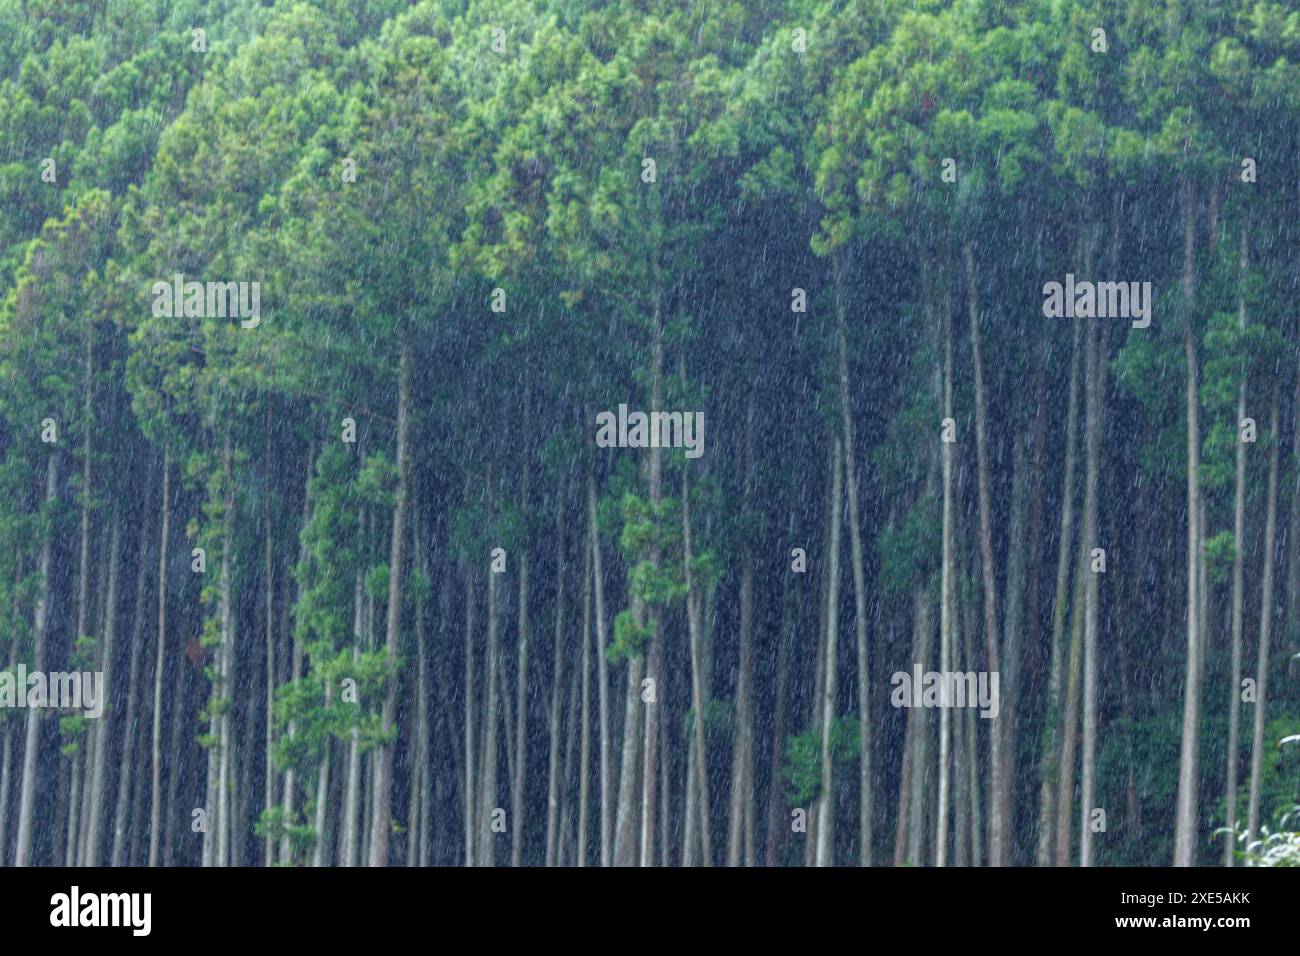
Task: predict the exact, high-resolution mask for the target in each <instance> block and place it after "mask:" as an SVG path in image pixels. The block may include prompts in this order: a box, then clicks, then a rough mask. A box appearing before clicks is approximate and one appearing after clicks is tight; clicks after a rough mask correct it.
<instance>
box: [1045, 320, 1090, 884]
mask: <svg viewBox="0 0 1300 956" xmlns="http://www.w3.org/2000/svg"><path fill="white" fill-rule="evenodd" d="M1081 338H1082V333H1081V331H1080V326H1079V324H1078V323H1077V322H1076V323H1075V326H1074V345H1073V348H1072V352H1071V355H1072V358H1071V361H1070V395H1069V399H1068V406H1067V411H1066V423H1065V465H1064V475H1063V476H1062V479H1061V481H1062V490H1061V524H1060V532H1059V534H1058V536H1057V551H1056V601H1055V605H1054V606H1053V610H1052V647H1051V663H1050V665H1049V667H1050V671H1049V676H1048V682H1047V709H1046V710H1045V711H1044V716H1043V740H1042V766H1043V770H1042V779H1041V781H1040V788H1039V797H1038V847H1037V849H1036V851H1035V854H1034V860H1035V862H1036V863H1037V864H1038V865H1039V866H1048V865H1049V864H1050V863H1051V861H1052V856H1053V854H1052V836H1053V834H1054V833H1055V831H1056V822H1055V804H1054V802H1053V795H1054V793H1053V792H1054V790H1055V789H1056V784H1057V781H1058V780H1059V779H1060V772H1061V766H1060V752H1061V737H1062V735H1063V734H1064V733H1065V728H1064V727H1063V726H1062V724H1061V721H1062V714H1061V677H1062V671H1063V655H1062V652H1063V650H1064V638H1065V623H1066V616H1067V615H1068V614H1069V608H1070V568H1071V562H1072V560H1073V557H1074V544H1073V534H1074V473H1075V467H1076V462H1075V460H1076V458H1077V455H1078V452H1077V445H1078V440H1077V438H1076V435H1077V434H1078V419H1079V366H1080V358H1081V355H1082V349H1081V348H1080V347H1079V345H1080V340H1081Z"/></svg>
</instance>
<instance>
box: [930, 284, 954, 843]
mask: <svg viewBox="0 0 1300 956" xmlns="http://www.w3.org/2000/svg"><path fill="white" fill-rule="evenodd" d="M952 371H953V370H952V304H951V302H950V301H948V299H947V296H945V301H944V304H943V416H944V421H945V422H948V423H951V424H952V427H953V428H956V424H955V420H954V419H953V417H952ZM952 446H953V442H950V441H946V440H944V441H942V448H941V452H942V454H943V567H942V571H941V580H940V599H939V669H940V671H942V672H943V673H944V674H947V673H949V672H950V671H951V670H952V651H953V647H952V631H953V623H954V621H953V617H954V607H953V604H954V589H955V586H956V582H955V581H954V580H953V578H954V573H953V520H954V518H955V515H954V514H953V486H952V482H953V473H952V471H953V461H952V452H953V448H952ZM951 724H952V715H951V710H950V708H948V707H941V708H939V782H938V794H937V798H936V803H935V818H936V819H935V837H934V865H935V866H946V865H947V863H948V799H949V798H948V791H949V787H950V779H949V775H950V772H951V753H950V750H951V741H950V736H951Z"/></svg>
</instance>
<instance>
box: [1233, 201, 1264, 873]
mask: <svg viewBox="0 0 1300 956" xmlns="http://www.w3.org/2000/svg"><path fill="white" fill-rule="evenodd" d="M1248 236H1249V234H1248V232H1247V229H1246V225H1245V223H1243V224H1242V227H1241V291H1240V292H1239V293H1238V296H1237V326H1238V328H1239V329H1240V330H1241V331H1242V332H1243V333H1244V332H1245V331H1246V292H1245V283H1246V278H1247V273H1248V271H1249V268H1250V246H1249V238H1248ZM1246 385H1247V373H1246V372H1245V371H1243V372H1242V375H1241V384H1240V386H1238V388H1237V421H1236V423H1235V425H1236V427H1237V428H1241V423H1242V421H1243V420H1244V419H1245V417H1246ZM1276 439H1277V436H1276V435H1275V436H1274V440H1275V441H1276ZM1232 540H1233V543H1234V545H1235V547H1234V548H1233V557H1232V673H1231V675H1230V682H1229V686H1228V759H1227V761H1226V763H1227V780H1226V782H1225V785H1224V791H1225V794H1226V795H1225V797H1224V803H1225V805H1226V807H1227V816H1228V821H1227V824H1228V832H1227V833H1226V834H1224V838H1223V865H1224V866H1232V864H1233V861H1234V855H1233V850H1234V849H1235V844H1236V835H1237V761H1238V759H1239V758H1240V753H1241V736H1240V735H1241V633H1242V607H1243V603H1244V594H1245V551H1246V443H1245V442H1243V441H1242V440H1241V436H1240V435H1238V437H1237V473H1236V483H1235V487H1234V489H1233V506H1232Z"/></svg>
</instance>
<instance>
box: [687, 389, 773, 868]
mask: <svg viewBox="0 0 1300 956" xmlns="http://www.w3.org/2000/svg"><path fill="white" fill-rule="evenodd" d="M682 378H683V379H685V375H683V376H682ZM754 411H755V408H754V396H753V393H752V391H751V393H750V398H749V405H748V411H747V414H746V416H745V453H744V454H745V457H744V463H745V464H744V468H745V477H744V491H743V497H742V502H743V503H742V505H741V508H742V509H743V513H744V514H745V516H746V519H747V520H748V519H749V517H750V515H751V509H752V507H753V502H752V498H753V492H754ZM682 488H683V494H686V491H687V489H686V476H685V472H683V477H682ZM686 507H687V505H686V503H685V502H683V516H682V521H683V529H682V530H683V534H685V533H686V532H687V527H686V524H685V522H687V521H688V520H689V516H688V515H687V513H686V511H685V509H686ZM690 560H691V557H690V551H689V549H688V550H687V551H686V561H687V565H686V580H687V601H688V602H690V600H691V591H692V588H691V585H690V581H691V570H690V564H689V562H690ZM690 613H691V612H690V609H689V604H688V610H687V620H688V627H689V620H690ZM694 640H695V637H692V641H694ZM753 641H754V554H753V550H752V549H751V547H750V544H749V541H748V540H746V541H745V544H744V547H743V553H742V555H741V565H740V661H739V668H738V670H739V673H738V675H737V682H736V731H735V736H734V741H735V743H734V744H733V746H732V761H731V812H730V816H729V817H728V820H727V866H740V864H741V852H742V845H741V839H742V834H743V828H744V824H745V819H746V816H747V815H748V816H752V815H753V812H754V807H753V797H754V786H753V778H752V772H751V771H752V765H753V754H752V751H753V745H754V718H753V704H752V701H751V699H750V698H751V694H752V685H753V681H754V648H753ZM692 646H694V645H692ZM693 697H694V677H692V698H693ZM701 700H702V695H701ZM695 706H700V704H696V705H695ZM695 720H696V722H697V723H702V721H703V717H702V715H701V714H700V712H699V711H698V710H697V711H696V715H695ZM695 737H696V741H695V743H696V746H697V747H698V748H699V751H700V753H704V752H705V750H704V748H703V747H702V746H701V742H702V741H703V739H704V735H703V733H702V731H701V730H700V729H699V728H698V727H697V728H696V733H695ZM706 776H707V775H706ZM707 802H708V799H707V797H705V799H704V803H705V804H707ZM701 809H702V810H703V812H704V818H705V819H707V817H708V807H707V806H703V807H702V808H701ZM704 829H705V830H707V829H708V825H707V823H706V824H705V826H704Z"/></svg>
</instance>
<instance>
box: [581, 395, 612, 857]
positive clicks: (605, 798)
mask: <svg viewBox="0 0 1300 956" xmlns="http://www.w3.org/2000/svg"><path fill="white" fill-rule="evenodd" d="M587 418H588V420H590V418H591V416H590V415H588V416H587ZM587 527H588V535H589V537H590V541H589V545H588V546H589V548H590V549H591V577H592V584H593V585H594V589H595V597H596V689H597V694H598V696H599V713H600V865H601V866H609V865H610V862H611V860H612V855H613V850H614V816H613V809H614V807H613V803H612V802H611V797H612V793H611V780H610V778H611V774H612V767H611V763H610V761H611V752H610V742H609V662H608V661H607V660H606V658H605V648H606V646H607V638H606V634H605V570H604V567H603V565H602V564H601V560H600V529H599V528H598V527H597V524H596V479H595V476H594V475H593V474H592V471H591V466H589V467H588V470H587Z"/></svg>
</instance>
